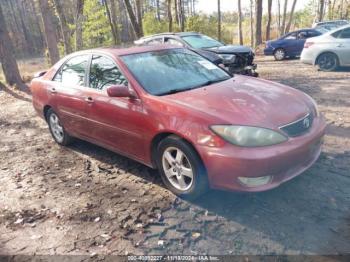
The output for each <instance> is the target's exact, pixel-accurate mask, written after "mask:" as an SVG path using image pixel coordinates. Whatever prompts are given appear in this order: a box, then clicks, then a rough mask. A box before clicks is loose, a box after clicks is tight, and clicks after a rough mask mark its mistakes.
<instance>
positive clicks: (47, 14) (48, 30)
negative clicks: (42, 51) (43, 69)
mask: <svg viewBox="0 0 350 262" xmlns="http://www.w3.org/2000/svg"><path fill="white" fill-rule="evenodd" d="M39 6H40V13H41V17H42V20H43V25H44V32H45V39H46V44H47V49H48V51H49V56H50V62H51V64H52V65H53V64H55V63H56V62H57V61H58V60H59V59H60V54H59V52H58V47H57V37H56V30H55V27H54V25H53V22H52V14H51V10H50V7H49V4H48V0H39Z"/></svg>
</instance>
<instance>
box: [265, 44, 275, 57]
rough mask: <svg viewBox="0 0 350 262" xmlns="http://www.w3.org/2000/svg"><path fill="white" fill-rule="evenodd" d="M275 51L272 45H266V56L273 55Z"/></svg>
mask: <svg viewBox="0 0 350 262" xmlns="http://www.w3.org/2000/svg"><path fill="white" fill-rule="evenodd" d="M274 51H275V49H274V48H273V47H272V46H269V47H266V48H265V49H264V55H266V56H268V55H273V52H274Z"/></svg>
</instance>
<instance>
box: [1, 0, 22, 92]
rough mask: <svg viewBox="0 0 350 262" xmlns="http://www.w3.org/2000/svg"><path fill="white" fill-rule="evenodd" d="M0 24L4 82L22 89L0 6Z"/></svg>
mask: <svg viewBox="0 0 350 262" xmlns="http://www.w3.org/2000/svg"><path fill="white" fill-rule="evenodd" d="M0 24H1V26H0V62H1V65H2V70H3V72H4V75H5V80H6V82H7V83H8V84H9V85H17V86H18V87H19V88H20V89H24V88H25V85H24V84H23V82H22V78H21V75H20V74H19V70H18V66H17V62H16V59H15V57H14V55H13V52H12V50H13V49H14V47H13V45H12V41H11V39H10V36H9V33H8V31H7V27H6V24H5V19H4V15H3V12H2V8H1V5H0Z"/></svg>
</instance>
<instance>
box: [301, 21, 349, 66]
mask: <svg viewBox="0 0 350 262" xmlns="http://www.w3.org/2000/svg"><path fill="white" fill-rule="evenodd" d="M300 60H301V62H303V63H306V64H312V65H317V66H318V67H319V69H320V70H322V71H333V70H335V69H336V68H337V67H338V66H350V25H346V26H343V27H340V28H337V29H334V30H332V31H329V32H327V33H325V34H323V35H320V36H317V37H312V38H309V39H307V40H306V42H305V45H304V49H303V52H302V53H301V56H300Z"/></svg>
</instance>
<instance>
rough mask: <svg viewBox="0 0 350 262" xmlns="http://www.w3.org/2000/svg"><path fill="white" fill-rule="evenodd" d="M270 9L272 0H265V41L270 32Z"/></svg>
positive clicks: (268, 38) (268, 37)
mask: <svg viewBox="0 0 350 262" xmlns="http://www.w3.org/2000/svg"><path fill="white" fill-rule="evenodd" d="M271 9H272V0H268V1H267V23H266V41H267V40H270V37H271V36H270V34H271V20H272V16H271Z"/></svg>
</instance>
